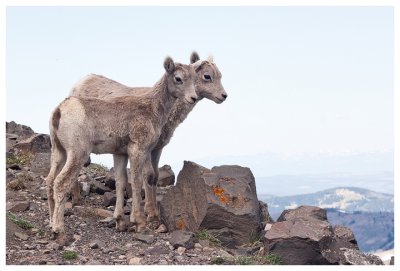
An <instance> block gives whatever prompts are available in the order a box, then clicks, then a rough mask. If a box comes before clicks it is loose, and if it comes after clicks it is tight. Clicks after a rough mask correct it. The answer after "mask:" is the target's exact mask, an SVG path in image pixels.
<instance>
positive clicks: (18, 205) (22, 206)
mask: <svg viewBox="0 0 400 271" xmlns="http://www.w3.org/2000/svg"><path fill="white" fill-rule="evenodd" d="M29 205H30V202H29V201H15V202H8V203H7V206H6V210H7V211H10V212H23V211H26V210H28V209H29Z"/></svg>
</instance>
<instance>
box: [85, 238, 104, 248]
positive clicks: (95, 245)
mask: <svg viewBox="0 0 400 271" xmlns="http://www.w3.org/2000/svg"><path fill="white" fill-rule="evenodd" d="M89 247H90V248H91V249H96V248H99V247H104V244H103V242H102V241H100V240H94V241H93V242H91V243H90V244H89Z"/></svg>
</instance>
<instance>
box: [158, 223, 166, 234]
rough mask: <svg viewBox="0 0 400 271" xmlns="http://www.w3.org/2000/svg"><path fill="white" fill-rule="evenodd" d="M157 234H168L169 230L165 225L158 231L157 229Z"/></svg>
mask: <svg viewBox="0 0 400 271" xmlns="http://www.w3.org/2000/svg"><path fill="white" fill-rule="evenodd" d="M156 232H157V233H167V232H168V229H167V227H166V226H165V225H164V224H161V225H160V226H159V227H158V228H157V229H156Z"/></svg>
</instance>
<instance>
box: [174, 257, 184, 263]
mask: <svg viewBox="0 0 400 271" xmlns="http://www.w3.org/2000/svg"><path fill="white" fill-rule="evenodd" d="M175 260H176V261H177V262H179V263H181V262H183V261H184V260H185V258H184V257H183V256H180V255H179V256H175Z"/></svg>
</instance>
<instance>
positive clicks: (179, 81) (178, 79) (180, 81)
mask: <svg viewBox="0 0 400 271" xmlns="http://www.w3.org/2000/svg"><path fill="white" fill-rule="evenodd" d="M174 79H175V82H177V83H179V84H182V79H181V78H180V77H179V76H175V78H174Z"/></svg>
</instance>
